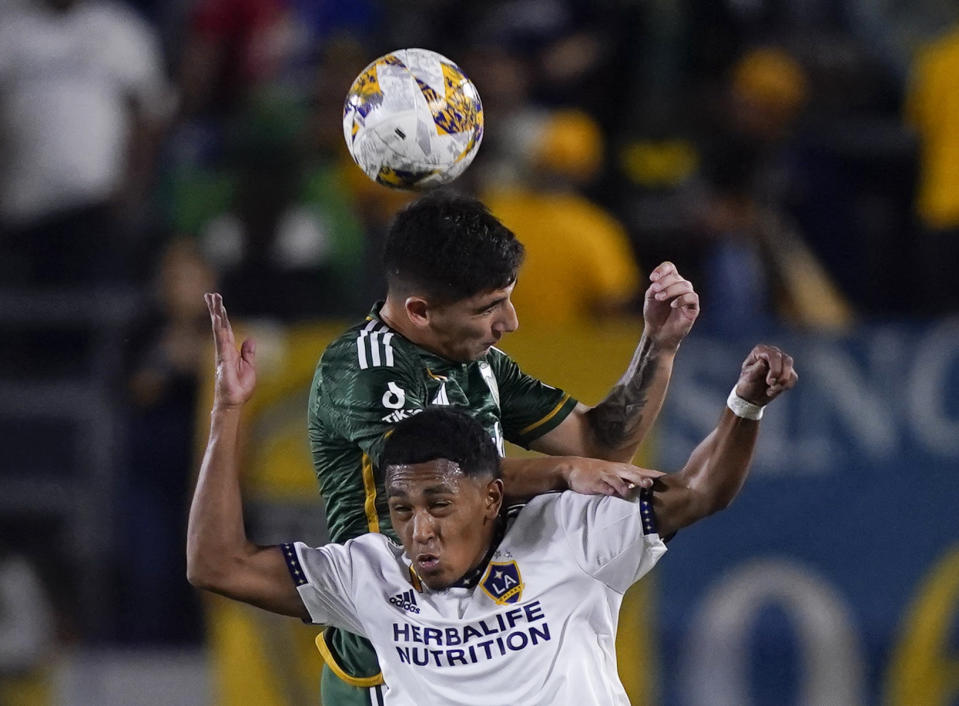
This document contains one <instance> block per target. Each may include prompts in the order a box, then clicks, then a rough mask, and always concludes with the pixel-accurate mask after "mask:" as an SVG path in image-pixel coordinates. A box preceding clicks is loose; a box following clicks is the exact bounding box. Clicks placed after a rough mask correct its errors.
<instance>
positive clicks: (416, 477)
mask: <svg viewBox="0 0 959 706" xmlns="http://www.w3.org/2000/svg"><path fill="white" fill-rule="evenodd" d="M207 302H208V305H209V307H210V314H211V318H212V320H213V328H214V337H215V339H216V344H217V378H216V379H217V383H216V393H215V401H214V407H213V413H212V425H211V433H210V441H209V443H208V445H207V452H206V455H205V457H204V461H203V467H202V469H201V473H200V478H199V480H198V483H197V490H196V493H195V495H194V500H193V506H192V508H191V511H190V526H189V532H188V547H187V552H188V573H189V578H190V581H191V582H192V583H194V585H197V586H199V587H202V588H206V589H208V590H212V591H215V592H217V593H221V594H224V595H227V596H229V597H232V598H235V599H237V600H242V601H245V602H248V603H252V604H254V605H257V606H260V607H262V608H265V609H267V610H271V611H273V612H277V613H281V614H285V615H291V616H295V617H300V618H302V619H304V620H306V621H309V622H316V623H324V624H329V625H335V626H338V627H341V628H344V629H347V630H350V631H353V632H355V633H357V634H360V635H363V636H366V637H367V638H368V639H369V640H370V641H371V642H372V644H373V645H374V647H375V649H376V653H377V657H378V659H379V661H380V665H381V667H382V669H383V675H384V679H385V687H384V688H383V689H382V690H381V691H380V692H378V693H377V694H376V695H375V696H376V697H377V698H379V697H383V699H384V703H386V704H449V703H458V704H472V703H475V704H484V706H485V704H488V703H522V704H566V703H568V704H577V706H579V705H582V704H627V703H628V700H627V698H626V694H625V691H624V690H623V687H622V685H621V684H620V681H619V678H618V676H617V672H616V656H615V651H614V644H615V636H616V625H617V620H618V614H619V607H620V603H621V600H622V595H623V593H624V592H625V591H626V589H627V588H628V587H629V586H630V585H631V584H632V583H634V582H635V581H637V580H639V578H641V577H642V576H643V575H644V574H645V573H646V572H647V571H649V570H650V569H651V568H652V567H653V566H654V565H655V563H656V562H657V561H658V559H659V558H660V557H661V556H662V555H663V553H664V552H665V551H666V547H665V544H664V543H663V540H662V539H661V536H663V537H668V536H670V535H671V534H673V533H674V532H675V531H676V530H678V529H680V528H682V527H685V526H687V525H689V524H691V523H692V522H695V521H696V520H698V519H700V518H702V517H705V516H706V515H708V514H711V513H712V512H715V511H716V510H718V509H721V508H723V507H725V506H726V505H728V504H729V502H730V501H731V500H732V499H733V497H735V495H736V494H737V493H738V491H739V489H740V487H741V486H742V483H743V482H744V481H745V478H746V475H747V471H748V467H749V462H750V458H751V455H752V450H753V447H754V444H755V440H756V436H757V434H758V426H759V425H758V419H759V418H760V417H761V416H762V408H763V406H765V404H767V403H768V402H770V401H771V400H772V399H774V398H775V397H777V396H778V395H779V394H780V393H781V392H783V391H784V390H786V389H789V388H791V387H792V386H793V385H794V384H795V382H796V379H797V377H796V373H795V371H794V370H793V367H792V359H791V358H790V357H789V356H788V355H786V354H785V353H783V352H782V351H780V350H779V349H777V348H774V347H771V346H764V345H760V346H756V347H755V348H754V349H753V351H752V352H751V353H750V354H749V356H748V357H747V358H746V361H745V362H744V364H743V368H742V371H741V373H740V376H739V380H738V382H737V384H736V386H735V388H734V389H733V391H732V392H731V393H730V397H729V400H728V401H727V409H726V410H724V411H723V414H722V417H721V418H720V421H719V424H718V425H717V427H716V429H715V430H714V431H713V432H712V433H711V434H710V435H709V436H708V437H707V438H706V439H705V440H704V441H703V442H702V443H701V444H700V445H699V446H698V447H697V448H696V449H695V450H694V451H693V453H692V455H691V456H690V459H689V461H688V462H687V464H686V465H685V466H684V467H683V468H682V469H681V470H680V471H678V472H676V473H672V474H663V475H661V476H659V477H658V478H657V479H656V480H655V482H654V483H653V484H652V486H651V487H645V488H639V489H637V494H636V497H635V498H633V499H631V500H629V499H627V500H623V499H619V498H615V497H606V496H585V495H578V494H575V493H569V492H567V493H557V494H551V495H544V496H540V497H537V498H534V499H532V500H531V501H530V502H529V503H528V504H526V505H525V506H523V507H522V508H515V509H511V510H509V511H506V512H502V502H503V481H502V479H501V478H500V471H499V456H498V453H497V451H496V447H495V445H494V444H493V442H492V440H491V439H490V438H489V437H488V436H487V435H486V433H485V432H484V431H483V430H482V427H481V426H480V425H478V424H477V423H476V422H475V421H473V420H472V419H471V418H470V417H469V416H468V415H465V414H463V413H461V412H457V411H455V410H452V409H448V408H442V409H439V408H438V409H435V410H427V411H425V412H423V413H421V414H419V415H416V416H414V417H411V418H409V419H407V420H404V421H403V422H401V423H400V424H398V425H397V426H396V427H395V429H394V432H393V434H392V435H391V436H390V438H389V440H388V442H387V445H386V447H385V449H384V452H383V457H382V459H381V463H382V465H383V467H384V469H385V475H386V492H387V496H388V502H389V509H390V516H391V519H392V521H393V527H394V529H395V531H396V533H397V536H398V537H399V538H400V540H401V543H402V544H401V545H400V544H396V543H394V542H392V541H391V540H390V539H388V538H387V537H385V536H383V535H378V534H369V535H363V536H361V537H358V538H356V539H353V540H350V541H348V542H346V543H345V544H328V545H326V546H324V547H319V548H311V547H308V546H306V545H304V544H301V543H295V544H287V545H282V546H281V547H257V546H255V545H253V544H251V543H250V542H249V541H248V540H247V538H246V536H245V532H244V529H243V513H242V506H241V496H240V486H239V479H238V472H237V463H236V442H237V431H238V428H239V418H240V411H241V408H242V405H243V404H244V402H245V401H246V400H247V399H248V398H249V397H250V395H251V394H252V391H253V387H254V384H255V368H254V350H253V346H252V343H251V342H249V341H246V342H244V343H243V346H242V347H241V349H240V350H239V351H237V349H236V347H235V344H234V340H233V334H232V330H231V329H230V326H229V323H228V321H227V319H226V312H225V310H224V309H223V306H222V301H221V300H220V298H219V296H218V295H208V296H207ZM291 577H292V579H293V580H292V581H291V580H290V578H291Z"/></svg>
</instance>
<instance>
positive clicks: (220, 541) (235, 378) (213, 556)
mask: <svg viewBox="0 0 959 706" xmlns="http://www.w3.org/2000/svg"><path fill="white" fill-rule="evenodd" d="M205 298H206V302H207V307H208V308H209V310H210V319H211V321H212V324H213V337H214V340H215V342H216V388H215V393H214V403H213V411H212V413H211V415H210V416H211V423H210V439H209V441H208V442H207V447H206V453H205V454H204V456H203V464H202V466H201V468H200V476H199V479H198V480H197V486H196V491H195V492H194V495H193V503H192V504H191V506H190V520H189V524H188V526H187V578H188V580H189V581H190V583H191V584H193V585H194V586H196V587H197V588H203V589H206V590H208V591H213V592H214V593H220V594H222V595H224V596H227V597H229V598H233V599H236V600H239V601H244V602H246V603H251V604H253V605H256V606H259V607H260V608H265V609H266V610H269V611H272V612H274V613H280V614H283V615H291V616H294V617H298V618H309V614H308V613H307V610H306V608H305V607H304V605H303V602H302V601H301V600H300V596H299V594H298V593H297V590H296V587H295V586H294V584H293V580H292V578H291V577H290V574H289V571H288V570H287V568H286V562H285V559H284V558H283V554H282V552H281V551H280V549H279V548H277V547H258V546H256V545H255V544H253V543H252V542H250V541H249V540H248V539H247V537H246V532H245V530H244V528H243V501H242V496H241V493H240V480H239V462H238V458H237V436H238V431H239V425H240V416H241V411H242V408H243V404H244V403H245V402H246V401H247V400H248V399H249V398H250V396H251V395H252V394H253V388H254V386H255V384H256V370H255V349H254V346H253V342H252V341H249V340H247V341H244V342H243V345H242V346H241V348H240V350H239V351H238V350H237V348H236V344H235V342H234V338H233V330H232V328H231V327H230V322H229V320H228V319H227V316H226V309H224V307H223V300H222V299H221V297H220V295H219V294H207V295H206V297H205Z"/></svg>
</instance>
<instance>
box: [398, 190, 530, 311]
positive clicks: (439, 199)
mask: <svg viewBox="0 0 959 706" xmlns="http://www.w3.org/2000/svg"><path fill="white" fill-rule="evenodd" d="M523 255H524V249H523V245H522V243H520V242H519V241H518V240H517V239H516V236H515V235H513V233H512V231H510V229H509V228H507V227H506V226H504V225H503V224H502V223H500V221H499V220H498V219H497V218H496V217H495V216H494V215H493V214H491V213H490V212H489V209H488V208H486V206H485V205H483V203H482V202H480V201H478V200H477V199H474V198H469V197H466V196H460V195H456V194H453V193H451V192H447V191H435V192H431V193H430V194H427V195H426V196H424V197H422V198H420V199H418V200H416V201H414V202H413V203H412V204H410V205H409V206H407V207H406V208H405V209H404V210H403V211H401V212H400V213H399V214H398V215H397V216H396V218H395V219H394V221H393V224H392V226H391V227H390V231H389V234H388V235H387V237H386V243H385V246H384V249H383V266H384V269H385V272H386V281H387V284H388V285H389V289H390V292H395V293H399V294H408V293H414V292H415V293H421V294H423V295H424V296H426V297H429V298H430V299H433V300H434V301H435V302H437V303H440V304H448V303H451V302H455V301H460V300H462V299H466V298H468V297H472V296H474V295H476V294H479V293H481V292H488V291H492V290H495V289H502V288H503V287H507V286H509V284H510V283H512V282H513V281H514V280H515V279H516V273H517V272H518V270H519V267H520V265H521V264H522V262H523Z"/></svg>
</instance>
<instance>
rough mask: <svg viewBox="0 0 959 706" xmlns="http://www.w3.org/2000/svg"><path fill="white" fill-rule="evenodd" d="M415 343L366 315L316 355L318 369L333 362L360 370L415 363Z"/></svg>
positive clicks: (344, 367)
mask: <svg viewBox="0 0 959 706" xmlns="http://www.w3.org/2000/svg"><path fill="white" fill-rule="evenodd" d="M418 359H419V355H418V353H417V349H416V347H415V346H414V345H413V344H412V343H410V342H409V341H407V340H406V339H405V338H403V337H402V336H400V335H399V334H397V333H396V332H395V331H393V330H392V329H391V328H390V327H389V326H387V325H386V324H384V323H383V322H382V321H378V320H377V319H367V320H365V321H363V322H361V323H359V324H357V325H355V326H353V327H352V328H350V329H348V330H347V331H346V332H344V333H343V334H342V335H341V336H340V337H339V338H337V339H336V340H335V341H333V342H332V343H331V344H330V345H329V346H327V348H326V350H325V351H324V352H323V355H322V356H321V357H320V361H319V365H318V368H319V369H323V368H330V367H333V366H335V367H336V368H338V369H349V370H355V371H356V372H360V371H363V370H376V369H379V368H402V367H407V366H414V365H416V363H417V361H418Z"/></svg>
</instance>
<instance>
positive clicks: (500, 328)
mask: <svg viewBox="0 0 959 706" xmlns="http://www.w3.org/2000/svg"><path fill="white" fill-rule="evenodd" d="M493 328H494V329H495V330H496V332H497V333H499V334H504V333H512V332H513V331H515V330H516V329H518V328H519V317H517V316H516V307H515V306H513V302H512V301H510V300H509V299H507V300H506V304H505V306H504V307H503V315H502V316H501V317H500V318H499V319H498V320H497V321H496V323H495V324H494V326H493Z"/></svg>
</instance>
